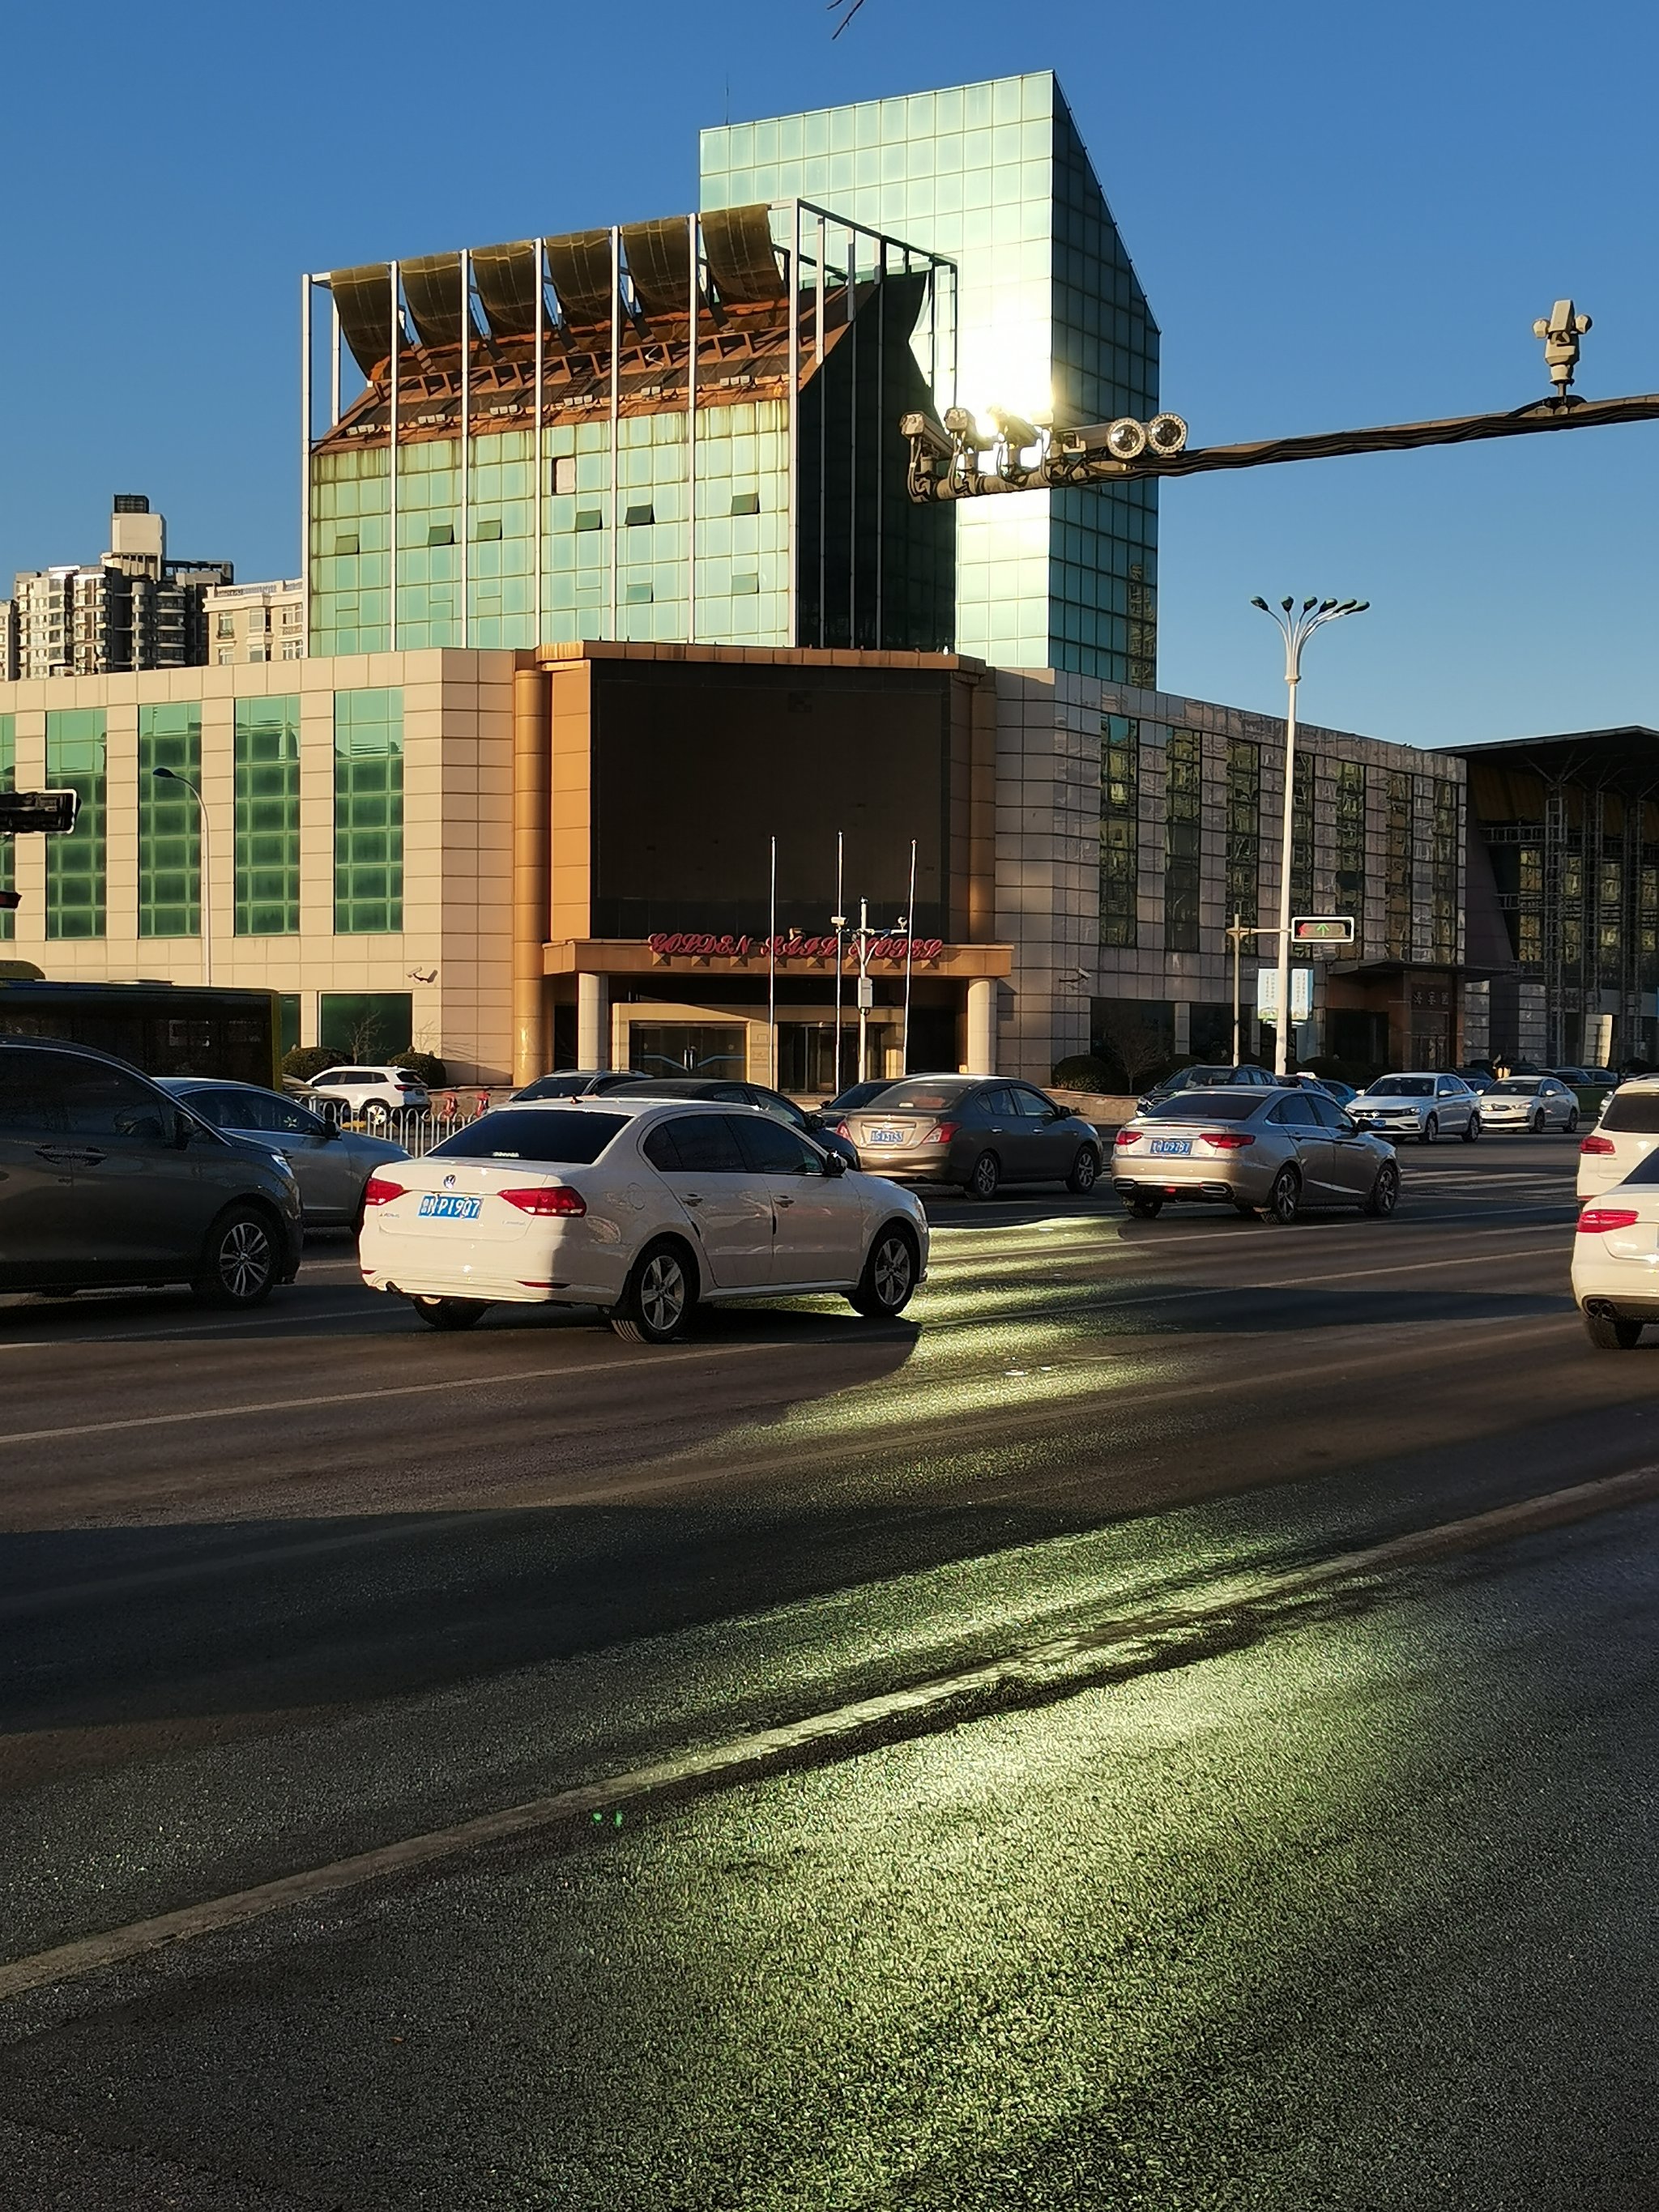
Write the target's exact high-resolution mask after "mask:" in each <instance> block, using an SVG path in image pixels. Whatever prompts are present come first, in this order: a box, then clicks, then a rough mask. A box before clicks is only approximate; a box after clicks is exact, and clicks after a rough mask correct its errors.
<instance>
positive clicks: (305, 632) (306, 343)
mask: <svg viewBox="0 0 1659 2212" xmlns="http://www.w3.org/2000/svg"><path fill="white" fill-rule="evenodd" d="M311 282H312V280H311V278H310V277H309V276H302V277H301V279H300V607H301V635H302V636H303V637H304V639H305V649H306V653H307V657H309V655H310V653H311V416H312V394H311ZM331 296H332V295H331ZM338 416H339V410H338V409H336V410H335V418H336V420H338Z"/></svg>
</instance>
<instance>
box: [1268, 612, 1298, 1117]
mask: <svg viewBox="0 0 1659 2212" xmlns="http://www.w3.org/2000/svg"><path fill="white" fill-rule="evenodd" d="M1301 681H1302V641H1301V640H1300V638H1297V640H1296V641H1295V643H1294V645H1293V646H1291V647H1287V648H1286V659H1285V696H1286V704H1285V823H1284V834H1283V836H1282V837H1281V839H1280V841H1279V1011H1278V1017H1277V1019H1276V1020H1275V1022H1274V1024H1273V1073H1275V1074H1276V1075H1288V1074H1289V1073H1290V1066H1291V1061H1290V1042H1291V860H1292V858H1293V857H1294V852H1295V841H1296V807H1295V791H1296V690H1297V684H1300V682H1301Z"/></svg>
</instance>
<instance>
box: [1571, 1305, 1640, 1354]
mask: <svg viewBox="0 0 1659 2212" xmlns="http://www.w3.org/2000/svg"><path fill="white" fill-rule="evenodd" d="M1584 1334H1585V1335H1586V1336H1587V1337H1589V1340H1590V1342H1591V1343H1592V1344H1593V1345H1594V1346H1595V1348H1596V1350H1597V1351H1598V1352H1633V1351H1634V1350H1635V1349H1636V1345H1637V1340H1638V1338H1639V1337H1640V1335H1641V1334H1642V1324H1641V1322H1639V1321H1626V1320H1624V1319H1623V1318H1622V1317H1621V1316H1620V1315H1618V1314H1604V1313H1587V1314H1586V1315H1585V1316H1584Z"/></svg>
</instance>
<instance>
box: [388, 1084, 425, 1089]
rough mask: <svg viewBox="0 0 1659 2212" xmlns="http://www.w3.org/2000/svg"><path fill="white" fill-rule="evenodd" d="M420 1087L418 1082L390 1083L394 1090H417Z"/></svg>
mask: <svg viewBox="0 0 1659 2212" xmlns="http://www.w3.org/2000/svg"><path fill="white" fill-rule="evenodd" d="M420 1087H421V1086H420V1085H419V1084H418V1083H396V1084H394V1085H392V1088H393V1090H394V1091H418V1090H419V1089H420Z"/></svg>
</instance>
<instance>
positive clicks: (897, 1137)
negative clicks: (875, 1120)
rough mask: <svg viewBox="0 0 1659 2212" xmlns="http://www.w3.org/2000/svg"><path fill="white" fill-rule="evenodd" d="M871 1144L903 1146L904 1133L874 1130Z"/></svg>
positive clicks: (871, 1135)
mask: <svg viewBox="0 0 1659 2212" xmlns="http://www.w3.org/2000/svg"><path fill="white" fill-rule="evenodd" d="M870 1142H871V1143H872V1145H902V1143H903V1142H904V1132H903V1130H902V1129H872V1130H871V1132H870Z"/></svg>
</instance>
